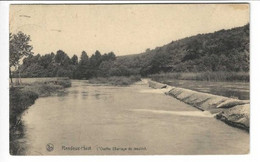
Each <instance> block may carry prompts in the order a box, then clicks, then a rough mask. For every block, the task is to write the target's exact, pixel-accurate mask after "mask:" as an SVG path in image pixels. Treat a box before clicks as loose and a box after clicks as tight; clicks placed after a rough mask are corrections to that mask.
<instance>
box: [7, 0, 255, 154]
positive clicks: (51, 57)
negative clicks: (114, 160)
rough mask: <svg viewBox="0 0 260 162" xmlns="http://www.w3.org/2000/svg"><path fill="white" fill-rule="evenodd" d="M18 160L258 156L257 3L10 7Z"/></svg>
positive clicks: (12, 142) (13, 147) (12, 147)
mask: <svg viewBox="0 0 260 162" xmlns="http://www.w3.org/2000/svg"><path fill="white" fill-rule="evenodd" d="M9 153H10V155H22V156H23V155H37V156H41V155H45V156H46V155H242V154H243V155H244V154H249V153H250V4H249V3H199V4H198V3H190V4H189V3H183V4H177V3H175V4H174V3H167V4H156V3H144V4H137V3H136V4H131V3H130V4H124V3H122V4H105V3H104V4H101V3H100V4H98V3H96V4H10V5H9Z"/></svg>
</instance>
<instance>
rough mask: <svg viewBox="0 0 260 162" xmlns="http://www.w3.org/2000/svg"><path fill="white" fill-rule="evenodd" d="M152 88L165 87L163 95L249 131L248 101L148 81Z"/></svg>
mask: <svg viewBox="0 0 260 162" xmlns="http://www.w3.org/2000/svg"><path fill="white" fill-rule="evenodd" d="M148 84H149V86H150V87H152V88H156V89H162V88H166V87H167V89H168V90H167V91H166V92H165V94H167V95H170V96H172V97H174V98H176V99H178V100H180V101H182V102H185V103H187V104H189V105H192V106H194V107H196V108H198V109H200V110H202V111H209V112H211V113H212V114H214V116H215V117H216V118H217V119H219V120H221V121H224V122H225V123H227V124H229V125H231V126H234V127H238V128H241V129H244V130H247V131H249V128H250V104H249V103H250V101H249V100H238V99H232V98H228V97H223V96H217V95H212V94H208V93H202V92H197V91H193V90H189V89H185V88H177V87H173V86H168V85H165V84H161V83H158V82H155V81H150V80H149V81H148Z"/></svg>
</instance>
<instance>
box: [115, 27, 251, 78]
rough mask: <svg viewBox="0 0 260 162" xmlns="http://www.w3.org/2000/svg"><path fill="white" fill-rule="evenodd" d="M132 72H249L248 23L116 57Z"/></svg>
mask: <svg viewBox="0 0 260 162" xmlns="http://www.w3.org/2000/svg"><path fill="white" fill-rule="evenodd" d="M117 62H118V63H117V64H120V63H121V64H122V63H123V64H124V65H126V66H127V68H128V69H129V71H132V72H133V73H136V71H137V73H140V74H142V75H144V76H145V75H149V74H155V73H160V72H204V71H228V72H231V71H232V72H239V71H244V72H248V71H249V63H250V62H249V24H247V25H245V26H242V27H237V28H233V29H228V30H220V31H216V32H214V33H209V34H198V35H195V36H192V37H187V38H184V39H180V40H177V41H172V42H171V43H169V44H166V45H164V46H162V47H157V48H155V49H152V50H150V49H147V50H146V51H145V52H144V53H141V54H134V55H128V56H120V57H118V58H117Z"/></svg>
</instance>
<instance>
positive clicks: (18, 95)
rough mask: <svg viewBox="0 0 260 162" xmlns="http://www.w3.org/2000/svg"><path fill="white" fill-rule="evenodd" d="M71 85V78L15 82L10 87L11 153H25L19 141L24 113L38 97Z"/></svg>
mask: <svg viewBox="0 0 260 162" xmlns="http://www.w3.org/2000/svg"><path fill="white" fill-rule="evenodd" d="M70 86H71V82H70V80H69V79H52V80H48V81H46V80H40V81H35V82H27V83H23V84H14V86H13V87H10V91H9V92H10V93H9V95H10V106H9V112H10V117H9V122H10V124H9V135H10V154H11V155H19V154H24V148H23V147H21V146H20V145H19V142H17V140H18V139H19V138H21V137H22V135H23V125H22V122H21V115H22V113H23V112H24V111H25V110H26V109H27V108H28V107H29V106H31V105H32V104H34V102H35V100H36V99H37V98H39V97H42V96H50V95H52V94H55V93H57V92H59V91H62V90H63V89H64V88H67V87H70Z"/></svg>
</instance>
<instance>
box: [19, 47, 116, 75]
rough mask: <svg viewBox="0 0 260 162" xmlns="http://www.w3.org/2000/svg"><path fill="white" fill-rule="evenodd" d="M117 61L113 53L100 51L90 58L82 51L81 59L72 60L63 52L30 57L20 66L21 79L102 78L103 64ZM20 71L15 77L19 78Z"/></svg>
mask: <svg viewBox="0 0 260 162" xmlns="http://www.w3.org/2000/svg"><path fill="white" fill-rule="evenodd" d="M115 59H116V56H115V54H114V53H113V52H110V53H108V54H106V53H105V54H103V55H102V54H101V53H100V52H99V51H98V50H97V51H96V52H95V53H94V54H93V55H91V57H89V56H88V55H87V53H86V52H85V51H82V53H81V56H80V59H79V58H78V56H77V55H75V54H74V55H73V56H72V57H71V58H70V57H69V56H68V54H66V53H65V52H64V51H62V50H58V51H57V52H56V54H55V53H53V52H52V53H50V54H45V55H40V54H37V55H29V56H28V57H26V58H24V59H23V64H22V65H21V66H19V68H18V71H20V75H21V77H69V78H74V79H89V78H91V77H97V76H102V75H103V71H102V70H101V68H102V66H103V64H106V63H107V62H112V61H114V60H115ZM18 71H16V73H15V75H16V76H17V74H18Z"/></svg>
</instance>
